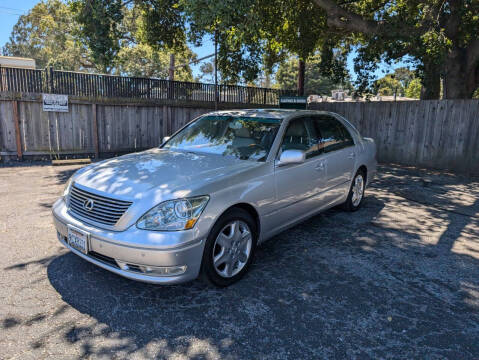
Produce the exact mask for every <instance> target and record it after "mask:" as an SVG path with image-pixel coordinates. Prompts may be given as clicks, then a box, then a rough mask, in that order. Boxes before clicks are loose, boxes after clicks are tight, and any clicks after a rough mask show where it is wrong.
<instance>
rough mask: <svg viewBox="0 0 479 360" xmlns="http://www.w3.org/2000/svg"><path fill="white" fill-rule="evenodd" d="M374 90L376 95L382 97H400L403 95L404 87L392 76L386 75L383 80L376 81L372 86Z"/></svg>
mask: <svg viewBox="0 0 479 360" xmlns="http://www.w3.org/2000/svg"><path fill="white" fill-rule="evenodd" d="M374 90H375V93H376V94H379V95H384V96H392V95H397V96H402V95H404V87H403V85H402V84H401V82H400V81H399V80H397V79H396V78H395V77H394V75H391V74H388V75H386V76H384V77H383V78H381V79H379V80H376V82H375V84H374Z"/></svg>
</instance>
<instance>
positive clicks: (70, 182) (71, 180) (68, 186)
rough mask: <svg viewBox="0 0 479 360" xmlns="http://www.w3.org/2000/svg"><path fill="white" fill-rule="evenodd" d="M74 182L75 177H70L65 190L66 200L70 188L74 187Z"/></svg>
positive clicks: (64, 197) (64, 196)
mask: <svg viewBox="0 0 479 360" xmlns="http://www.w3.org/2000/svg"><path fill="white" fill-rule="evenodd" d="M72 183H73V179H72V178H70V179H68V182H67V184H66V186H65V189H64V190H63V195H62V196H63V199H65V201H66V199H67V196H68V195H69V194H70V190H71V188H72Z"/></svg>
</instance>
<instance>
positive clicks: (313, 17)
mask: <svg viewBox="0 0 479 360" xmlns="http://www.w3.org/2000/svg"><path fill="white" fill-rule="evenodd" d="M74 1H76V2H80V3H82V4H89V5H88V6H90V5H91V4H93V5H91V6H95V7H96V6H98V7H99V9H98V10H95V11H93V12H90V13H92V14H96V13H99V14H102V16H108V17H109V18H110V19H112V20H109V21H108V22H105V23H103V22H98V23H97V22H95V17H91V16H84V17H82V21H83V22H85V27H84V28H85V29H86V31H87V32H92V33H93V34H89V35H88V34H87V35H88V37H89V38H91V39H94V38H98V37H101V36H103V35H102V34H104V33H105V31H106V33H107V35H108V36H106V37H107V38H108V37H115V36H116V33H115V31H113V30H111V27H112V26H113V24H114V21H113V19H114V16H113V15H109V12H110V11H111V9H116V5H115V4H117V3H116V1H120V0H115V1H111V0H74ZM129 3H130V1H126V3H125V4H127V5H123V6H128V4H129ZM135 4H141V6H142V7H143V9H144V11H145V12H146V14H147V15H146V18H147V19H150V20H151V21H150V20H149V22H148V24H150V25H149V26H144V32H145V34H147V36H146V38H147V39H148V43H149V44H152V45H158V46H166V45H168V46H180V45H181V44H183V43H184V41H185V39H186V38H187V36H186V29H188V33H189V38H190V40H192V41H195V42H197V43H198V42H200V41H201V38H202V37H203V36H204V35H208V34H209V35H210V36H212V35H213V34H216V35H217V37H218V40H219V43H220V48H219V66H220V68H221V70H222V72H223V73H224V75H225V79H228V78H229V79H231V80H232V81H237V80H238V79H240V78H242V79H245V80H246V81H250V80H252V79H253V78H254V77H256V76H257V75H258V73H259V71H260V69H261V66H260V65H261V64H265V65H266V67H267V68H272V65H274V64H276V63H278V62H279V61H281V60H284V57H285V56H287V54H289V53H292V54H296V55H297V56H298V57H299V58H300V59H306V58H308V57H310V56H312V55H313V54H314V52H316V51H320V52H321V54H322V57H323V59H324V63H326V60H325V59H327V58H328V57H329V59H330V60H331V61H334V60H336V59H337V57H333V56H332V54H333V53H335V52H336V53H338V52H339V53H340V54H341V56H345V55H346V54H347V53H348V52H349V51H351V49H352V48H353V47H359V50H358V56H357V57H356V59H355V70H356V72H358V79H359V81H358V86H359V90H365V89H366V88H367V87H368V86H369V85H370V83H371V80H373V79H374V76H373V74H374V70H375V69H376V68H377V66H378V63H379V62H380V61H381V60H385V61H387V62H393V61H395V60H397V59H402V58H403V57H404V56H405V55H407V56H409V57H410V59H411V61H413V62H415V64H416V65H417V71H418V76H419V78H420V79H421V82H422V85H423V92H422V97H423V98H438V97H439V94H440V86H439V84H440V75H441V74H442V77H443V78H444V80H445V81H444V83H445V91H444V94H445V96H446V97H447V98H470V97H471V96H472V94H473V92H474V91H475V89H476V88H477V87H478V86H479V18H478V16H477V14H478V13H479V1H477V0H399V1H391V0H355V1H354V0H353V1H343V0H270V1H261V0H236V1H234V2H233V1H217V0H136V1H135ZM88 6H84V7H83V8H87V7H88ZM115 11H118V10H115ZM87 13H88V12H87ZM117 15H118V13H115V16H117ZM154 21H157V22H158V26H154V25H155V24H154ZM92 24H93V25H92ZM93 35H94V36H93ZM110 48H111V47H108V46H104V47H103V48H102V52H108V51H109V49H110ZM92 49H93V48H92ZM94 51H96V50H94ZM99 54H101V52H99ZM333 65H335V64H334V63H331V66H329V68H333V67H334V66H333ZM323 70H325V71H328V67H324V68H323ZM325 75H326V74H325Z"/></svg>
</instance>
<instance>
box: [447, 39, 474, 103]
mask: <svg viewBox="0 0 479 360" xmlns="http://www.w3.org/2000/svg"><path fill="white" fill-rule="evenodd" d="M445 65H446V73H445V76H444V99H471V98H472V95H473V94H474V91H475V90H476V89H477V87H478V86H479V64H477V62H475V61H468V58H467V52H466V50H464V49H460V48H455V49H453V50H451V51H450V52H449V53H448V54H447V57H446V60H445Z"/></svg>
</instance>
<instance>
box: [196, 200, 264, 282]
mask: <svg viewBox="0 0 479 360" xmlns="http://www.w3.org/2000/svg"><path fill="white" fill-rule="evenodd" d="M236 220H240V221H242V222H244V223H246V224H247V225H248V227H249V229H250V232H251V235H252V236H251V238H252V239H251V240H252V242H251V248H250V252H249V258H248V259H247V260H246V263H245V265H243V268H242V269H241V271H239V272H238V273H237V274H236V275H234V276H231V277H224V276H221V275H220V274H219V273H218V272H217V270H216V268H215V266H214V262H213V256H214V252H215V250H216V245H215V242H216V239H217V237H218V235H219V233H220V231H222V230H223V229H224V228H225V226H227V225H228V224H229V223H231V222H233V221H236ZM257 239H258V229H257V227H256V222H255V220H254V219H253V217H252V216H251V215H250V214H249V213H248V212H247V211H245V210H243V209H240V208H233V209H231V210H228V211H227V212H226V213H224V214H223V215H222V216H221V217H220V218H219V219H218V220H217V221H216V224H215V225H214V226H213V228H212V229H211V231H210V234H209V235H208V238H207V240H206V244H205V249H204V252H203V259H202V264H201V275H200V277H201V278H202V279H203V280H204V281H206V282H207V283H210V284H213V285H216V286H218V287H226V286H229V285H231V284H233V283H235V282H237V281H238V280H239V279H241V278H242V277H243V276H244V274H245V273H246V272H247V271H248V268H249V267H250V265H251V262H252V260H253V257H254V252H255V249H256V243H257Z"/></svg>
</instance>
